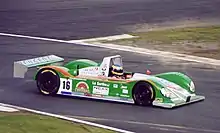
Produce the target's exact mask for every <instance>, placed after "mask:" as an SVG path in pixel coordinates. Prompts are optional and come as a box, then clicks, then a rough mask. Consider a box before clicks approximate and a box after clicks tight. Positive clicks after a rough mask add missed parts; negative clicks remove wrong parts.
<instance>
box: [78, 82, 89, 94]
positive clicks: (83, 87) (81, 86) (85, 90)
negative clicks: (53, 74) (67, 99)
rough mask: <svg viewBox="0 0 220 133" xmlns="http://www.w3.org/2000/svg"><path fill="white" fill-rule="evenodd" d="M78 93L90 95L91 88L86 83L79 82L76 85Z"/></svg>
mask: <svg viewBox="0 0 220 133" xmlns="http://www.w3.org/2000/svg"><path fill="white" fill-rule="evenodd" d="M76 91H77V92H83V93H89V86H88V84H87V83H86V82H79V83H77V84H76Z"/></svg>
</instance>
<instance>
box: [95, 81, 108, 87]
mask: <svg viewBox="0 0 220 133" xmlns="http://www.w3.org/2000/svg"><path fill="white" fill-rule="evenodd" d="M96 85H98V86H105V87H109V84H106V83H103V82H97V84H96Z"/></svg>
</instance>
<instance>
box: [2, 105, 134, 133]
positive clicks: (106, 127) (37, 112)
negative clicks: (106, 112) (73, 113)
mask: <svg viewBox="0 0 220 133" xmlns="http://www.w3.org/2000/svg"><path fill="white" fill-rule="evenodd" d="M0 106H3V107H5V108H13V109H17V110H24V111H28V112H32V113H36V114H41V115H47V116H51V117H56V118H59V119H64V120H68V121H72V122H77V123H82V124H87V125H90V126H95V127H99V128H105V129H108V130H112V131H116V132H120V133H134V132H131V131H127V130H122V129H118V128H114V127H110V126H105V125H101V124H97V123H92V122H88V121H84V120H79V119H75V118H71V117H67V116H63V115H58V114H52V113H47V112H43V111H38V110H33V109H28V108H24V107H19V106H14V105H10V104H4V103H0Z"/></svg>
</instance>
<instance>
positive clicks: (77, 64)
mask: <svg viewBox="0 0 220 133" xmlns="http://www.w3.org/2000/svg"><path fill="white" fill-rule="evenodd" d="M112 65H120V66H121V67H122V66H123V65H122V58H121V56H120V55H115V56H109V57H104V58H103V61H102V62H101V63H97V62H95V61H92V60H89V59H78V60H73V61H69V62H67V63H64V59H63V58H61V57H58V56H56V55H48V56H44V57H38V58H32V59H27V60H22V61H16V62H14V75H13V76H14V77H15V78H24V77H25V73H26V72H27V71H28V69H29V68H32V67H34V68H35V67H36V68H38V70H37V72H36V74H35V76H34V79H35V80H36V84H37V88H38V90H39V92H40V93H42V94H44V95H55V94H59V95H68V96H76V97H86V98H93V99H102V100H109V101H116V102H125V103H133V104H137V105H141V106H151V105H152V106H159V107H164V108H173V107H177V106H180V105H186V104H189V103H192V102H197V101H201V100H204V99H205V97H204V96H199V95H196V94H195V85H194V83H193V81H192V80H191V79H190V78H189V77H188V76H186V75H185V74H183V73H179V72H166V73H160V74H156V75H151V74H141V73H134V72H127V71H124V72H123V75H122V76H123V77H122V78H115V77H110V72H111V69H112V68H111V66H112Z"/></svg>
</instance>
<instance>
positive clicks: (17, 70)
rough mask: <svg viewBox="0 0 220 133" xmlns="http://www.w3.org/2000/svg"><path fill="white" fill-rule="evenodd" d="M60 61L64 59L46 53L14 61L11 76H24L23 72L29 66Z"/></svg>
mask: <svg viewBox="0 0 220 133" xmlns="http://www.w3.org/2000/svg"><path fill="white" fill-rule="evenodd" d="M62 61H64V59H63V58H61V57H59V56H56V55H48V56H42V57H37V58H32V59H27V60H21V61H16V62H14V72H13V77H15V78H24V76H25V73H26V72H27V71H28V69H29V68H33V67H38V66H44V65H50V64H54V63H58V62H62Z"/></svg>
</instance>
